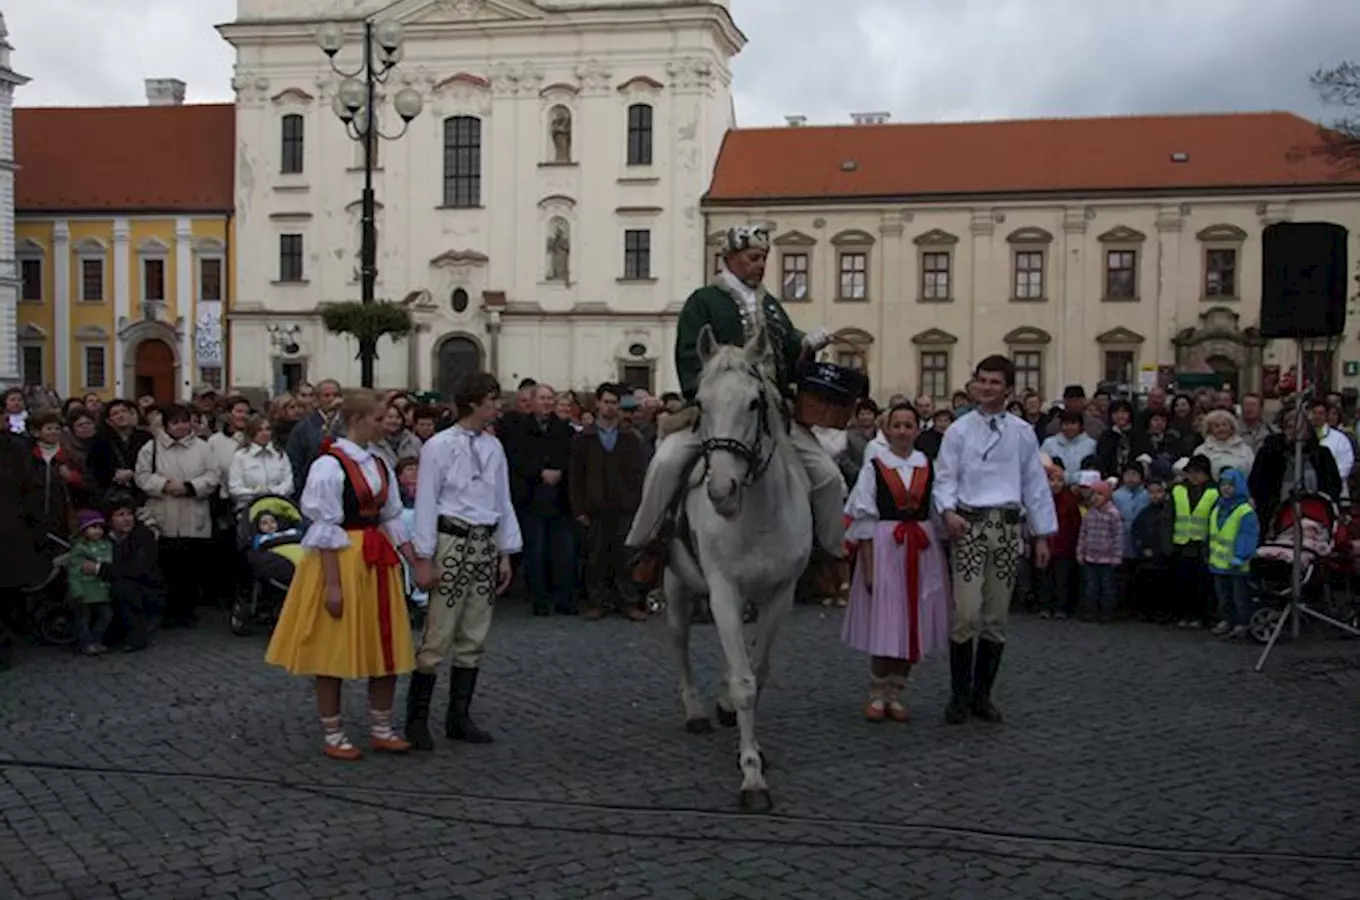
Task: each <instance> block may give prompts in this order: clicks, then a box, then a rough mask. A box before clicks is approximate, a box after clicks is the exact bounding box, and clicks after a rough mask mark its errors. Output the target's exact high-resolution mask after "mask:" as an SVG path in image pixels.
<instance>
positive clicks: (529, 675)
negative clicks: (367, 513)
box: [0, 606, 1360, 900]
mask: <svg viewBox="0 0 1360 900" xmlns="http://www.w3.org/2000/svg"><path fill="white" fill-rule="evenodd" d="M839 627H840V622H839V614H838V613H830V614H828V613H827V612H824V611H823V610H821V609H816V608H803V609H799V610H798V611H797V612H796V614H795V615H794V617H793V619H792V621H791V622H790V624H789V627H788V630H787V632H786V636H785V639H784V640H783V642H782V644H781V646H780V648H779V652H778V654H777V657H776V660H775V681H774V683H773V684H772V685H771V687H770V690H769V692H768V693H767V694H766V696H765V697H764V698H763V701H762V706H761V724H760V729H759V733H760V735H761V737H762V739H763V740H762V742H763V744H764V746H765V748H766V751H767V753H768V755H769V756H770V759H771V763H772V766H773V770H772V773H771V785H772V787H773V789H774V791H775V797H776V802H777V808H776V812H775V814H774V815H772V816H768V817H741V816H738V815H736V814H735V806H736V804H735V801H736V792H737V786H738V772H737V766H736V757H735V741H736V738H735V734H734V732H732V731H724V732H720V733H719V734H716V735H712V736H704V737H697V736H691V735H687V734H685V733H684V731H683V728H682V717H681V713H680V708H679V702H678V699H677V697H676V695H675V689H674V680H675V679H674V667H673V665H672V663H671V660H670V658H669V646H668V642H667V640H666V632H665V629H664V623H663V622H662V621H660V620H655V621H653V622H652V623H650V624H648V625H643V626H637V625H632V624H630V623H627V622H624V621H621V620H611V621H605V622H600V623H588V622H584V621H579V620H568V619H561V618H552V619H535V618H531V617H530V616H528V615H527V612H526V611H525V610H524V608H523V607H522V606H507V607H506V608H505V609H504V610H503V611H502V612H501V619H500V621H498V622H497V625H496V628H495V630H494V631H493V642H492V643H493V645H492V648H491V651H490V654H489V657H488V660H487V664H486V670H485V672H484V673H483V679H482V686H483V691H482V693H481V695H480V696H479V697H478V702H477V704H476V707H475V708H476V709H477V710H479V711H480V713H481V715H480V719H481V721H482V723H483V724H484V725H486V726H489V727H490V728H492V729H493V730H494V731H495V732H496V733H497V735H498V738H499V740H498V742H497V743H496V744H494V745H491V746H486V747H468V746H463V745H459V746H454V747H450V746H448V745H447V744H441V746H440V749H439V751H438V752H437V753H435V754H433V755H427V756H421V757H416V758H409V759H393V758H372V757H370V758H366V759H365V760H363V761H362V762H360V763H357V764H350V765H346V764H341V763H335V762H332V761H329V760H326V759H324V758H323V757H322V756H321V753H320V747H319V738H318V733H317V726H316V723H315V718H314V716H313V710H312V705H311V696H310V692H309V686H308V684H307V683H306V682H305V681H301V680H294V679H291V678H288V677H287V676H285V675H283V674H281V673H278V672H275V671H272V670H269V669H267V668H265V666H264V665H263V663H262V662H261V657H262V654H263V648H264V639H263V638H235V637H232V636H231V635H229V634H227V633H226V629H225V627H224V626H222V625H221V624H220V623H215V622H214V623H209V624H205V625H204V626H203V627H201V628H200V629H199V630H197V631H194V632H175V633H169V634H165V635H163V636H162V637H161V639H160V640H159V642H158V644H157V645H156V646H155V647H154V648H153V649H152V650H151V651H150V652H149V653H147V654H143V655H139V656H132V657H128V656H123V655H121V654H113V655H110V656H108V657H104V658H102V659H94V660H92V659H84V658H78V657H75V656H73V655H70V654H67V653H64V652H60V651H55V650H31V651H29V652H27V653H25V654H24V655H23V656H22V657H21V658H20V660H19V666H18V668H16V669H15V670H14V671H13V672H11V673H10V674H8V675H0V759H4V760H6V762H4V763H2V764H0V898H10V897H14V898H31V900H38V898H44V900H45V898H59V897H60V898H80V900H85V898H90V900H93V898H104V897H118V898H127V900H133V898H144V900H152V898H157V900H160V898H200V897H238V898H252V900H253V898H261V900H286V898H313V897H315V898H323V897H324V898H328V900H357V898H398V897H401V898H431V900H433V898H450V897H456V898H466V900H491V898H516V900H518V898H591V900H594V898H629V897H639V898H640V897H657V898H704V900H719V898H763V897H770V898H774V897H779V898H789V900H802V898H807V900H833V898H883V900H887V898H896V897H905V896H912V897H959V898H972V897H975V898H987V900H991V898H1003V900H1004V898H1011V897H1043V898H1053V897H1061V898H1077V897H1096V898H1158V900H1165V898H1201V897H1208V898H1217V897H1225V898H1233V900H1270V898H1280V897H1290V898H1308V900H1322V898H1342V897H1350V898H1355V897H1360V818H1357V812H1356V810H1357V802H1360V712H1357V710H1360V692H1357V691H1356V690H1355V689H1354V688H1353V687H1349V686H1348V684H1347V682H1346V681H1345V680H1344V679H1338V678H1337V677H1336V673H1338V672H1343V671H1346V670H1351V671H1354V669H1355V667H1356V666H1357V663H1360V644H1357V643H1354V642H1345V641H1338V640H1331V639H1326V638H1323V637H1321V636H1318V637H1313V638H1311V639H1310V638H1305V640H1304V641H1303V642H1300V643H1298V644H1294V645H1286V646H1284V647H1282V648H1281V649H1280V650H1279V651H1278V652H1277V655H1276V656H1275V657H1274V659H1273V660H1272V665H1271V668H1270V669H1269V670H1268V672H1267V673H1266V674H1265V675H1257V674H1255V673H1253V672H1251V671H1250V668H1251V664H1252V663H1253V662H1254V661H1255V653H1256V651H1255V648H1254V647H1248V646H1243V645H1231V644H1227V643H1222V642H1219V641H1215V640H1212V639H1210V638H1208V637H1207V636H1206V635H1204V634H1203V633H1186V632H1178V631H1167V630H1159V629H1154V628H1151V627H1148V626H1140V625H1116V626H1104V627H1102V626H1095V625H1085V624H1079V623H1075V622H1063V623H1058V622H1053V623H1050V622H1040V621H1035V620H1027V619H1026V620H1017V621H1016V622H1015V627H1014V640H1013V643H1012V645H1011V648H1010V649H1009V651H1008V654H1007V657H1006V662H1005V666H1004V667H1003V671H1002V676H1001V681H1000V685H999V688H998V696H997V700H998V703H999V705H1000V706H1001V708H1002V709H1003V710H1004V711H1005V713H1006V714H1007V721H1006V723H1005V724H1004V725H1002V726H999V727H987V726H984V725H981V724H978V723H971V724H969V725H967V726H964V727H962V728H950V727H948V726H945V725H944V724H943V723H942V721H941V719H940V713H941V711H942V709H943V706H944V702H945V699H946V692H947V685H946V682H947V678H948V673H947V661H946V660H944V659H942V658H941V659H932V660H930V661H928V662H927V663H926V664H925V665H923V666H922V667H921V668H920V670H919V672H918V673H917V674H916V676H914V682H913V684H912V686H911V688H910V689H909V690H910V693H911V697H912V701H913V705H914V707H915V709H916V711H917V716H916V721H915V722H914V723H912V724H911V725H908V726H906V727H902V726H895V725H878V726H872V725H868V724H866V723H864V722H862V721H861V720H860V719H859V706H860V703H861V700H862V690H863V688H864V675H865V662H864V660H863V659H861V658H859V657H857V656H855V655H853V654H851V653H850V652H848V651H846V650H845V649H844V648H843V647H842V646H841V645H840V642H839ZM695 643H696V649H697V656H698V658H699V662H700V672H701V673H702V676H703V678H704V687H705V689H706V690H708V692H709V696H710V697H711V696H712V687H713V682H714V680H715V678H716V677H717V673H718V672H719V670H720V669H719V665H718V650H717V641H716V638H715V636H714V634H713V632H712V629H711V628H709V627H700V628H698V629H696V632H695ZM1352 684H1353V682H1352ZM442 711H443V710H442V703H440V704H439V707H438V710H437V712H439V713H440V714H442ZM346 715H347V718H348V720H349V722H351V723H352V724H353V726H354V731H356V732H357V731H358V729H359V726H360V723H361V721H362V715H363V697H362V690H361V689H360V687H359V685H353V686H352V687H350V688H349V689H348V690H347V697H346ZM15 760H19V761H22V762H17V763H16V762H14V761H15Z"/></svg>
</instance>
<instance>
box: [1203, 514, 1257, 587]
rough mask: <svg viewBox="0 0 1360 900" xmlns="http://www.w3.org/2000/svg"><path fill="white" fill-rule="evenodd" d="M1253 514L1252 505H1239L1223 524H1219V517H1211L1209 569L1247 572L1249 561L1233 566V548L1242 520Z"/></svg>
mask: <svg viewBox="0 0 1360 900" xmlns="http://www.w3.org/2000/svg"><path fill="white" fill-rule="evenodd" d="M1249 512H1251V504H1250V503H1239V504H1237V506H1235V507H1233V511H1232V512H1230V513H1228V518H1226V519H1224V520H1223V524H1222V525H1219V524H1218V516H1210V517H1209V568H1211V569H1216V570H1218V571H1220V572H1245V571H1247V561H1246V560H1242V562H1241V563H1239V564H1238V565H1233V546H1234V545H1235V544H1236V543H1237V532H1238V530H1239V529H1240V528H1241V527H1242V520H1243V519H1245V518H1246V517H1247V513H1249Z"/></svg>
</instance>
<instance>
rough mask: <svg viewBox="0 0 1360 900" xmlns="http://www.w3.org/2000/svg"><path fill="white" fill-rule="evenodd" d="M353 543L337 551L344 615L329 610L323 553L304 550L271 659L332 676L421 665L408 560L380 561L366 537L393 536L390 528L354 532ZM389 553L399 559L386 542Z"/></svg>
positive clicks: (297, 670)
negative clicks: (410, 609) (404, 564)
mask: <svg viewBox="0 0 1360 900" xmlns="http://www.w3.org/2000/svg"><path fill="white" fill-rule="evenodd" d="M349 537H350V545H349V547H347V548H345V549H344V550H339V551H337V553H338V555H339V557H340V558H339V565H340V592H341V595H342V596H343V597H344V609H343V610H342V612H341V615H340V618H338V619H337V618H334V617H332V616H331V614H330V613H328V612H327V611H326V576H325V572H324V571H323V569H322V563H321V553H320V552H319V551H314V550H308V551H307V552H305V553H304V554H303V555H302V560H301V562H299V563H298V566H297V571H296V572H295V573H294V575H293V583H292V584H291V585H290V586H289V588H288V597H287V599H285V600H284V602H283V610H282V611H281V612H280V614H279V621H278V624H277V625H276V626H275V627H274V635H273V637H272V638H270V641H269V649H268V650H267V651H265V657H264V658H265V662H267V663H269V664H270V665H275V666H279V667H281V668H283V669H285V670H287V671H288V672H290V673H292V674H293V675H313V676H325V677H331V678H380V677H382V676H384V675H404V674H406V673H407V672H410V671H411V670H412V669H413V668H414V667H415V649H414V648H413V647H412V645H411V621H410V618H409V617H408V614H407V612H406V595H405V593H404V584H403V579H402V569H401V565H400V564H399V563H398V564H396V565H385V566H373V565H370V564H369V562H368V561H367V558H368V557H371V556H372V551H373V548H372V547H371V546H370V548H369V550H370V553H369V554H368V555H367V557H366V554H365V543H366V542H369V543H371V542H373V541H388V538H387V536H386V535H385V534H381V533H374V534H365V533H364V532H363V531H350V532H349ZM386 550H387V553H388V554H390V559H399V557H397V556H396V551H395V550H393V549H392V548H391V544H390V541H389V542H388V545H387V548H386Z"/></svg>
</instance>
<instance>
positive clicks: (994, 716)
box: [973, 638, 1006, 722]
mask: <svg viewBox="0 0 1360 900" xmlns="http://www.w3.org/2000/svg"><path fill="white" fill-rule="evenodd" d="M1005 649H1006V645H1005V644H1002V643H999V642H998V641H989V640H987V639H985V638H984V639H981V640H979V641H978V652H977V670H976V671H975V672H974V674H973V715H975V716H977V717H978V718H979V719H981V720H982V721H984V722H1000V721H1001V713H1000V712H998V711H997V708H996V707H995V706H993V705H992V685H993V684H995V683H996V673H997V670H998V669H1000V668H1001V651H1003V650H1005Z"/></svg>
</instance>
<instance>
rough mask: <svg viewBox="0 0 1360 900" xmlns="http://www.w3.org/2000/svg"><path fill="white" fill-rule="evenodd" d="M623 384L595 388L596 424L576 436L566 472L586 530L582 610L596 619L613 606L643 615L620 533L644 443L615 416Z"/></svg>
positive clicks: (638, 481)
mask: <svg viewBox="0 0 1360 900" xmlns="http://www.w3.org/2000/svg"><path fill="white" fill-rule="evenodd" d="M621 390H622V388H620V387H618V386H616V385H612V384H602V385H600V386H599V387H598V388H596V389H595V424H593V425H587V426H586V427H585V428H583V429H581V433H580V434H578V435H577V436H576V440H575V441H574V442H573V443H572V448H571V470H570V473H569V475H568V477H567V485H568V489H569V491H570V493H571V510H572V514H573V515H575V516H576V519H577V521H579V522H580V523H581V525H582V527H583V528H584V529H585V535H586V596H587V603H586V608H585V611H584V613H583V615H584V617H585V618H587V619H598V618H600V617H601V616H603V615H604V614H605V612H606V611H608V610H614V611H616V612H619V613H621V614H623V615H626V616H627V617H628V618H630V619H632V620H633V621H634V622H642V621H645V620H646V619H647V613H646V610H644V609H643V606H642V601H641V600H640V599H639V598H638V596H637V590H636V587H635V586H634V585H633V584H631V582H630V580H629V573H628V551H627V550H626V549H625V548H624V539H625V538H627V536H628V529H629V528H630V527H631V525H632V522H633V514H634V513H635V512H637V508H638V503H639V502H640V501H641V499H642V480H643V478H644V477H645V476H646V474H647V447H646V445H645V444H644V443H643V440H642V438H641V437H640V436H639V435H638V434H637V432H635V431H633V430H632V429H631V428H629V427H628V426H626V425H624V424H623V423H622V421H621V420H620V417H619V399H620V392H621Z"/></svg>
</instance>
